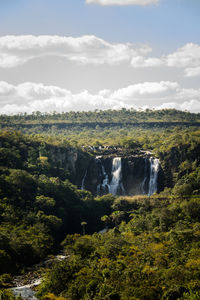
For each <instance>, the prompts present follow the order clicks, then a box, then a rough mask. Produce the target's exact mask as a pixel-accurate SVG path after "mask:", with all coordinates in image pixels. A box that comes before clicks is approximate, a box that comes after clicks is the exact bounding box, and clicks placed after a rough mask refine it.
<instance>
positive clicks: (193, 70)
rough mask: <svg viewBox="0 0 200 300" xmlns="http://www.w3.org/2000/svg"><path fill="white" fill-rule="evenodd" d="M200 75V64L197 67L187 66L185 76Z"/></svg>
mask: <svg viewBox="0 0 200 300" xmlns="http://www.w3.org/2000/svg"><path fill="white" fill-rule="evenodd" d="M199 75H200V66H199V67H196V68H186V69H185V77H195V76H199Z"/></svg>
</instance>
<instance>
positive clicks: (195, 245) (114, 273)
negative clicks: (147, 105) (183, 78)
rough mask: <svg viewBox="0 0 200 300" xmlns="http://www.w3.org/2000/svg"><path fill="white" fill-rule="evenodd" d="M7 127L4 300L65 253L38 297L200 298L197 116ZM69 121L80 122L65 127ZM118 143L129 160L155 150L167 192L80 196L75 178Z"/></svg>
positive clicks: (2, 141) (115, 117)
mask: <svg viewBox="0 0 200 300" xmlns="http://www.w3.org/2000/svg"><path fill="white" fill-rule="evenodd" d="M0 122H1V126H2V129H1V131H0V295H1V296H0V297H3V298H2V299H14V296H12V295H11V294H10V292H9V291H8V288H9V287H10V286H12V280H13V276H15V275H16V274H19V273H21V274H23V272H26V270H27V267H30V266H31V265H33V264H35V263H38V262H39V261H41V260H43V259H45V258H46V257H47V256H48V255H49V254H55V253H57V252H58V251H59V249H60V248H62V249H64V251H65V254H66V259H65V260H64V261H62V262H59V263H58V262H57V263H56V264H54V265H52V266H51V267H49V268H46V269H45V270H44V272H45V274H46V275H45V276H44V279H43V282H42V284H41V285H40V286H39V287H38V295H37V297H38V298H39V299H44V300H45V299H46V300H48V299H49V300H50V299H63V300H64V299H71V300H72V299H73V300H79V299H91V300H92V299H96V300H101V299H122V300H125V299H126V300H129V299H133V300H136V299H141V300H157V299H166V300H167V299H169V300H174V299H182V300H186V299H188V300H193V299H195V300H196V299H199V298H200V292H199V291H200V284H199V282H200V262H199V254H200V252H199V247H200V242H199V236H200V217H199V216H200V128H199V126H198V123H199V114H191V113H188V112H180V111H176V110H163V111H150V110H146V111H144V112H137V111H131V110H125V109H122V110H120V111H111V110H109V111H105V112H103V111H96V112H87V113H86V112H83V113H78V112H76V113H75V112H71V113H63V114H56V113H53V114H41V113H39V112H37V113H34V114H32V115H26V114H23V115H16V116H0ZM65 122H66V123H67V122H68V123H70V122H71V123H72V125H71V126H70V127H65V126H59V123H65ZM151 122H152V123H151ZM163 122H166V124H164V126H160V125H159V124H160V123H163ZM47 123H49V126H44V125H45V124H47ZM77 123H79V124H77ZM86 123H87V124H86ZM88 123H94V124H93V125H92V126H90V125H88ZM100 123H106V124H104V125H102V126H101V124H100ZM113 123H115V124H113ZM130 123H140V124H139V125H138V126H133V124H130ZM147 123H151V124H149V126H146V125H144V124H147ZM186 123H187V124H186ZM81 124H82V125H81ZM28 125H31V126H28ZM16 129H17V131H16ZM113 146H115V147H119V149H120V151H122V152H121V153H128V152H130V153H136V154H137V153H139V152H141V151H147V150H148V151H149V150H150V151H151V153H152V155H154V156H156V157H157V158H159V160H160V163H161V166H162V169H163V172H164V186H165V189H164V190H163V191H162V192H161V193H160V194H154V195H153V196H151V197H148V196H145V195H143V196H141V195H140V196H134V197H126V196H121V197H117V196H113V195H111V194H108V195H104V196H101V197H100V196H97V197H95V196H94V195H92V194H91V193H90V192H88V191H85V190H80V189H78V187H77V186H76V185H75V183H76V174H75V173H80V171H81V170H83V169H84V167H85V163H86V162H87V161H89V160H90V159H91V157H94V156H95V155H98V154H99V151H101V149H102V148H106V147H107V148H109V147H113ZM74 157H75V158H76V163H73V162H74ZM105 227H106V228H107V229H108V231H107V232H106V233H104V234H99V233H98V232H99V231H100V230H101V229H102V228H105ZM85 233H86V234H85Z"/></svg>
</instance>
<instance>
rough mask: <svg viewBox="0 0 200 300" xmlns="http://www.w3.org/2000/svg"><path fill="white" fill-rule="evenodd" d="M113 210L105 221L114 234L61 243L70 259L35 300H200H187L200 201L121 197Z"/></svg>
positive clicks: (199, 265) (199, 270)
mask: <svg viewBox="0 0 200 300" xmlns="http://www.w3.org/2000/svg"><path fill="white" fill-rule="evenodd" d="M112 207H113V208H116V207H117V209H118V210H119V211H118V212H117V211H115V214H114V213H112V214H111V215H110V217H109V218H110V222H111V224H110V226H114V229H111V230H109V231H108V232H107V233H104V234H93V235H90V236H89V235H86V236H78V235H68V236H67V237H66V239H65V240H64V241H63V243H62V244H63V245H64V247H65V251H66V253H67V254H68V255H69V256H68V258H67V259H66V260H65V261H63V262H61V263H59V264H56V265H54V266H53V267H52V269H51V270H50V271H49V272H48V273H47V275H46V277H45V278H44V281H43V283H42V284H41V286H40V288H39V293H38V295H39V296H40V297H42V299H46V298H45V295H48V293H51V294H54V295H56V296H60V297H61V296H62V297H64V299H77V300H78V299H95V300H96V299H98V300H101V299H127V300H129V299H152V300H156V299H179V298H180V299H199V298H192V296H191V295H196V297H197V295H198V296H199V290H200V280H199V279H200V260H199V255H200V250H199V246H200V240H199V237H200V199H199V198H193V199H189V198H187V199H179V198H171V199H169V198H163V199H161V198H159V197H152V198H151V199H148V198H146V199H144V198H142V197H138V198H137V197H134V198H128V197H126V198H123V197H121V198H118V199H116V200H115V201H114V203H113V205H112ZM119 212H121V214H119ZM114 215H115V217H116V216H117V217H118V221H117V222H116V220H115V219H114ZM125 221H126V222H127V223H126V222H125ZM117 224H119V225H117ZM184 293H185V294H184ZM188 295H190V297H191V298H189V296H188ZM187 297H188V298H187ZM47 299H48V298H47Z"/></svg>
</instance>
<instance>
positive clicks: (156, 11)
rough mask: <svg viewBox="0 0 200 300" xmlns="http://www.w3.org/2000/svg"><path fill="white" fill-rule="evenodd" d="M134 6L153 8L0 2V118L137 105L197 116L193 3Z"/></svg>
mask: <svg viewBox="0 0 200 300" xmlns="http://www.w3.org/2000/svg"><path fill="white" fill-rule="evenodd" d="M87 1H88V2H89V1H90V2H96V3H98V2H101V1H105V2H106V3H107V4H108V3H109V2H111V1H114V2H118V3H119V2H120V3H123V1H130V2H132V3H133V2H134V1H139V0H123V1H122V0H87ZM140 1H149V2H156V1H157V2H158V3H157V4H149V5H143V6H141V5H129V6H125V5H120V6H118V5H110V6H107V5H100V4H94V3H93V4H92V3H91V4H89V3H86V0H0V101H1V102H0V104H1V103H2V105H0V112H3V113H4V112H6V113H13V112H15V111H16V112H20V111H28V112H31V111H33V110H35V109H36V106H37V105H38V106H39V108H40V109H41V110H42V111H45V110H46V109H52V110H55V109H57V110H59V111H60V110H73V109H75V110H78V109H79V108H80V107H81V109H85V110H87V109H95V108H99V107H100V108H102V109H107V108H110V107H111V108H112V107H115V108H120V107H122V106H125V107H131V106H133V107H135V108H137V107H138V105H139V103H141V104H142V107H144V108H145V107H150V108H151V107H156V108H162V107H175V108H178V109H188V110H190V111H194V112H196V111H200V89H199V77H200V21H199V19H200V18H199V16H200V1H199V0H140ZM105 2H104V3H105ZM7 35H8V36H10V37H8V38H5V36H7ZM27 35H29V39H27V37H26V36H27ZM43 35H46V36H47V38H44V37H40V38H38V36H43ZM55 35H57V36H58V39H56V42H55V38H53V36H55ZM11 36H14V37H11ZM63 37H66V38H68V37H71V38H72V39H71V40H70V39H69V40H62V38H63ZM77 38H81V40H77ZM27 40H28V42H27ZM55 43H56V45H55ZM77 43H78V46H77ZM149 83H150V84H149ZM31 84H32V85H31ZM1 85H2V88H1ZM22 88H23V89H24V90H23V91H22V90H21V89H22ZM29 89H30V90H29ZM59 89H61V90H59ZM10 90H12V91H15V93H14V92H13V93H14V94H12V93H11V95H12V98H9V96H8V95H7V94H9V93H10V92H9V93H8V91H10ZM52 90H53V92H52V93H51V91H52ZM58 90H59V92H58ZM25 91H26V92H27V91H28V92H27V94H26V93H25ZM31 91H32V92H33V91H34V93H33V94H34V95H36V96H35V98H34V97H33V95H31ZM39 91H40V92H39ZM44 91H45V95H48V96H46V98H45V97H44ZM47 91H48V92H47ZM55 91H56V92H55ZM5 93H7V94H6V98H5ZM40 93H41V94H40ZM84 93H85V94H84ZM87 93H88V94H87ZM164 93H165V94H164ZM9 95H10V94H9ZM30 95H31V96H30ZM55 95H56V96H55ZM59 95H62V97H61V96H59ZM63 95H64V96H63ZM77 95H78V96H77ZM149 95H152V97H150V96H149ZM84 97H85V98H86V99H89V98H90V105H89V106H88V105H87V103H88V102H87V100H84V99H85V98H84ZM1 98H2V99H4V100H1ZM61 98H62V99H61ZM155 98H156V100H154V99H155ZM5 99H6V100H5ZM13 99H14V100H13ZM77 99H78V100H77ZM65 100H66V101H65ZM38 101H39V102H38ZM45 101H46V102H45ZM78 101H79V102H81V105H79V104H77V103H78ZM50 103H53V104H52V106H51V105H50ZM63 103H64V104H63Z"/></svg>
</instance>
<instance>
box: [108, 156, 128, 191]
mask: <svg viewBox="0 0 200 300" xmlns="http://www.w3.org/2000/svg"><path fill="white" fill-rule="evenodd" d="M121 179H122V159H121V157H115V158H113V161H112V180H111V182H110V193H111V194H113V195H117V194H119V193H120V192H121V193H122V194H123V193H124V192H125V191H124V187H123V184H122V182H121Z"/></svg>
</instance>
